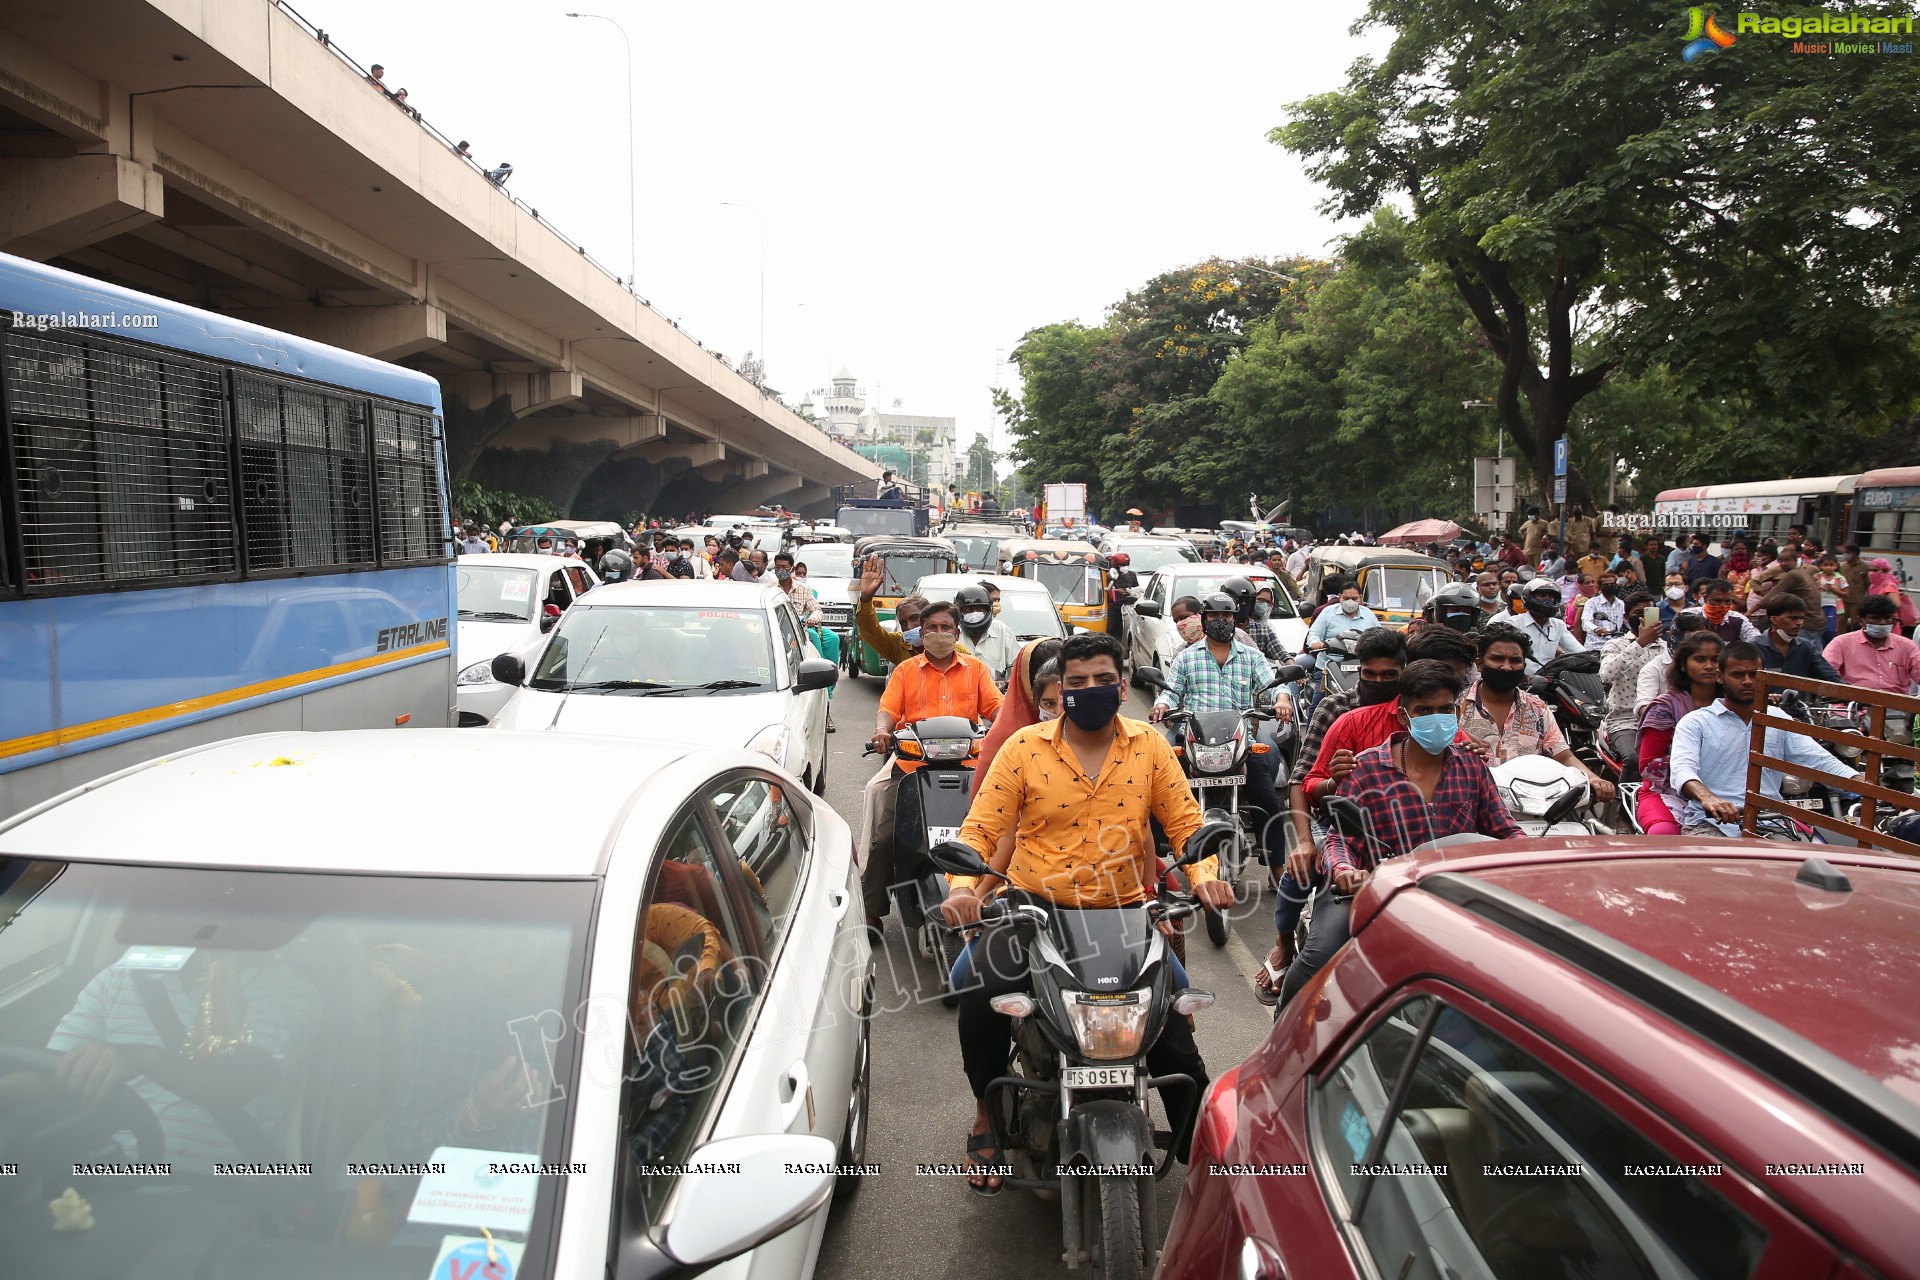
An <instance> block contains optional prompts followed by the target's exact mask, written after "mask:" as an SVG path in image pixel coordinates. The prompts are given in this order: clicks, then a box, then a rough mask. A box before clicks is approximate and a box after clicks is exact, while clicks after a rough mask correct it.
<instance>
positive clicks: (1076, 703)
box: [1060, 684, 1120, 733]
mask: <svg viewBox="0 0 1920 1280" xmlns="http://www.w3.org/2000/svg"><path fill="white" fill-rule="evenodd" d="M1060 705H1061V709H1062V710H1063V711H1064V712H1065V713H1066V717H1067V719H1069V720H1071V721H1073V723H1074V725H1075V726H1076V727H1078V728H1081V729H1085V730H1086V731H1087V732H1088V733H1094V732H1097V731H1099V730H1101V729H1104V728H1106V727H1107V726H1108V725H1109V724H1112V723H1113V718H1114V717H1115V716H1116V715H1118V714H1119V713H1120V686H1119V685H1117V684H1096V685H1089V686H1088V687H1086V688H1084V689H1068V690H1066V691H1065V692H1063V693H1062V694H1061V695H1060Z"/></svg>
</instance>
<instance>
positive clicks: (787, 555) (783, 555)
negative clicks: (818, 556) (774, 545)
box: [773, 551, 793, 565]
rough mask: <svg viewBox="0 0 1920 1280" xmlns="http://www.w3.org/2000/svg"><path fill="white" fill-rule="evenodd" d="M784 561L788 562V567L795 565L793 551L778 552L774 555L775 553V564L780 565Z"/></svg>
mask: <svg viewBox="0 0 1920 1280" xmlns="http://www.w3.org/2000/svg"><path fill="white" fill-rule="evenodd" d="M782 560H785V561H786V562H787V564H788V565H792V564H793V552H791V551H776V552H774V553H773V562H774V563H775V564H779V563H780V562H781V561H782Z"/></svg>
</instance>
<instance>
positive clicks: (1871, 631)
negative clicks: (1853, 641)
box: [1860, 622, 1893, 644]
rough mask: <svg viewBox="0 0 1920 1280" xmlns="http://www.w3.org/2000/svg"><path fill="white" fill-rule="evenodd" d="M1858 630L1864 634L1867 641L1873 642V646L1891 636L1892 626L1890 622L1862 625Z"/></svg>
mask: <svg viewBox="0 0 1920 1280" xmlns="http://www.w3.org/2000/svg"><path fill="white" fill-rule="evenodd" d="M1860 629H1861V630H1862V631H1864V632H1866V633H1867V639H1869V640H1871V641H1873V642H1874V643H1875V644H1878V643H1879V642H1880V641H1882V640H1885V639H1886V638H1887V637H1888V636H1890V635H1892V634H1893V624H1892V623H1891V622H1868V623H1863V624H1862V625H1861V627H1860Z"/></svg>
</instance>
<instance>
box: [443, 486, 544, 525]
mask: <svg viewBox="0 0 1920 1280" xmlns="http://www.w3.org/2000/svg"><path fill="white" fill-rule="evenodd" d="M453 509H454V511H456V512H457V513H459V514H460V515H461V516H462V517H463V518H465V519H468V520H478V521H479V522H480V523H481V525H482V526H484V527H485V528H488V529H497V528H499V527H500V522H501V521H502V520H505V519H507V518H508V517H509V516H511V517H512V518H513V519H515V520H517V521H519V522H520V523H521V524H535V523H538V522H539V521H542V520H558V519H559V518H560V508H558V507H556V506H554V505H553V504H552V503H551V502H548V501H547V500H546V499H545V498H532V497H528V496H527V495H526V494H523V493H502V492H501V491H500V490H498V489H488V488H486V487H485V486H483V485H480V484H476V483H475V482H474V481H472V480H455V481H454V482H453Z"/></svg>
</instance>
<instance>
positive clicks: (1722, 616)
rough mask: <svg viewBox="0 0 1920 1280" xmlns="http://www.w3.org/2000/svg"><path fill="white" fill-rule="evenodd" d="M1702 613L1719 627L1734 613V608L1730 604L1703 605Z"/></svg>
mask: <svg viewBox="0 0 1920 1280" xmlns="http://www.w3.org/2000/svg"><path fill="white" fill-rule="evenodd" d="M1700 612H1702V613H1704V614H1706V615H1707V621H1708V622H1711V623H1712V624H1713V625H1714V626H1716V627H1717V626H1719V625H1720V624H1721V623H1723V622H1725V621H1726V620H1727V615H1728V614H1729V613H1732V612H1733V606H1732V605H1730V604H1708V605H1702V606H1701V607H1700Z"/></svg>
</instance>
